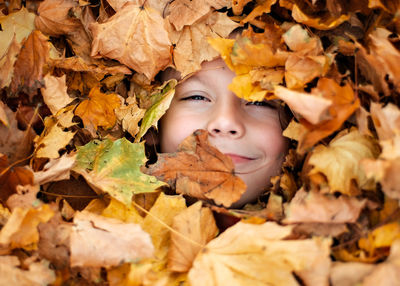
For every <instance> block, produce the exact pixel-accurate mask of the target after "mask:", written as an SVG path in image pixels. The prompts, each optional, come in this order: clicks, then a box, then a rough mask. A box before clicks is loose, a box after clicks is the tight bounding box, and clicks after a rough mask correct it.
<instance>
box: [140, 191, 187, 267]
mask: <svg viewBox="0 0 400 286" xmlns="http://www.w3.org/2000/svg"><path fill="white" fill-rule="evenodd" d="M185 209H186V202H185V199H184V198H183V197H181V196H168V195H165V194H164V193H160V196H159V197H158V198H157V200H156V202H155V203H154V205H153V206H152V208H151V209H150V212H149V214H148V215H147V216H146V217H145V218H144V220H143V223H142V224H141V226H142V228H143V230H144V231H146V232H147V233H149V234H150V236H151V238H152V241H153V245H154V248H155V257H156V258H157V259H161V260H163V259H166V257H167V254H168V249H169V246H170V241H171V233H170V230H169V229H168V228H166V227H165V225H167V226H169V227H172V224H173V221H174V218H175V217H176V216H177V215H178V214H179V213H181V212H182V211H184V210H185ZM160 219H162V224H161V223H160V221H159V220H160Z"/></svg>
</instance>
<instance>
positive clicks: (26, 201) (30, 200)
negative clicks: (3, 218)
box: [6, 185, 42, 211]
mask: <svg viewBox="0 0 400 286" xmlns="http://www.w3.org/2000/svg"><path fill="white" fill-rule="evenodd" d="M39 191H40V186H39V185H34V186H32V185H25V186H21V185H18V186H17V187H16V193H15V194H13V195H11V196H10V197H9V198H8V199H7V202H6V205H7V206H8V208H9V209H10V210H11V211H13V210H14V209H15V208H17V207H19V208H31V207H38V206H39V205H41V204H42V202H41V201H39V200H38V199H37V198H36V195H37V194H38V192H39Z"/></svg>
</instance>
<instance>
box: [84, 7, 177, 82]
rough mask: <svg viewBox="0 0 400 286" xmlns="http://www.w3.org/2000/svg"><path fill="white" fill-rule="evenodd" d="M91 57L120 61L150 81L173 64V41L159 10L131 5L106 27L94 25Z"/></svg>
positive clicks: (118, 13) (119, 12)
mask: <svg viewBox="0 0 400 286" xmlns="http://www.w3.org/2000/svg"><path fill="white" fill-rule="evenodd" d="M90 30H91V31H92V33H93V43H92V52H91V56H93V57H99V56H100V55H102V56H105V57H108V58H111V59H116V60H118V61H120V62H121V63H123V64H125V65H127V66H128V67H130V68H132V69H134V70H135V71H137V72H139V73H143V74H144V75H145V76H146V77H147V78H148V79H150V80H152V79H153V78H154V76H155V75H156V74H157V73H158V72H159V71H160V70H162V69H164V68H166V67H167V66H168V65H169V64H170V63H171V59H172V58H171V51H170V49H171V42H170V40H169V38H168V33H167V31H166V29H165V24H164V19H163V18H162V17H161V15H160V14H159V12H158V11H156V10H153V9H151V8H150V9H149V8H146V7H144V8H143V7H141V6H139V5H136V4H134V3H127V4H126V5H125V6H124V7H123V8H122V9H121V10H120V11H118V12H117V13H116V14H115V15H114V16H112V17H111V18H110V19H109V20H108V21H107V22H105V23H103V24H97V23H93V24H91V25H90Z"/></svg>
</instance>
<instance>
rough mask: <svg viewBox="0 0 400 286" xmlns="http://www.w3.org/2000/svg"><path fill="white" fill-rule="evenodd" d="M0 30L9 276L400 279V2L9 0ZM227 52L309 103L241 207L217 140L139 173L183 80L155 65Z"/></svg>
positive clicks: (0, 263) (270, 92)
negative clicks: (281, 158) (191, 199)
mask: <svg viewBox="0 0 400 286" xmlns="http://www.w3.org/2000/svg"><path fill="white" fill-rule="evenodd" d="M0 25H1V29H0V39H1V40H0V97H1V101H0V203H1V204H0V226H1V229H0V254H1V256H0V284H1V285H47V284H52V285H92V284H95V285H280V286H281V285H333V286H337V285H340V286H343V285H373V286H376V285H398V284H399V283H400V240H399V238H400V209H399V199H400V176H399V174H400V160H399V158H400V109H399V107H398V106H399V104H400V101H399V96H400V51H399V49H400V41H399V40H400V39H399V34H398V33H399V31H400V1H398V0H348V1H341V0H326V1H323V0H313V1H306V0H253V1H251V0H219V1H211V0H174V1H170V0H90V1H85V0H79V1H78V0H44V1H40V0H24V1H22V0H6V1H1V2H0ZM239 26H243V27H244V31H243V33H242V35H241V36H239V37H238V38H236V39H227V36H228V35H229V34H230V33H231V31H233V30H234V29H235V28H237V27H239ZM218 55H221V56H222V57H223V59H224V60H225V61H226V63H227V65H228V66H229V67H230V68H231V69H232V70H234V71H235V72H236V75H237V76H236V77H235V79H234V80H233V82H232V84H231V85H230V86H229V88H230V89H231V90H232V91H233V92H235V93H236V94H237V95H238V96H239V97H242V98H245V99H247V100H260V99H264V98H267V99H272V98H279V99H280V100H281V101H282V103H283V104H286V105H287V106H288V107H290V109H291V110H292V111H293V113H294V115H295V116H294V118H293V120H292V121H291V122H290V124H289V126H288V127H287V128H286V130H284V135H285V136H286V137H288V138H290V139H291V149H290V150H289V152H288V154H287V156H286V160H285V162H284V165H283V168H282V173H281V175H279V176H277V177H274V178H272V186H271V188H270V190H268V192H267V193H266V194H265V196H263V199H262V200H260V202H259V203H258V204H255V205H247V206H245V207H244V208H243V209H240V210H232V209H226V208H225V207H229V206H230V205H231V204H232V202H234V201H235V200H237V198H238V197H240V194H241V192H242V191H243V190H242V188H243V186H242V183H241V181H238V180H237V177H235V176H234V175H233V174H234V171H233V166H232V163H231V162H230V161H229V160H226V159H225V157H224V156H223V155H222V154H220V153H219V152H218V151H217V150H214V149H212V147H210V146H209V145H208V144H207V142H206V140H207V138H206V137H207V136H206V134H204V133H202V132H198V133H197V134H194V135H193V136H191V137H189V138H187V140H185V141H184V143H182V145H181V147H180V151H179V152H178V154H175V155H173V156H170V155H171V154H164V155H161V156H160V157H159V160H158V163H157V164H156V165H154V166H151V167H149V168H146V167H143V165H145V163H146V161H147V158H146V151H145V148H144V142H143V136H144V134H146V132H147V131H148V130H149V129H150V128H154V127H156V126H157V121H158V120H159V119H160V117H161V116H162V115H163V114H164V112H165V111H166V109H167V108H168V106H169V104H170V102H171V99H172V97H173V96H174V87H175V85H176V84H177V82H176V81H175V80H171V81H168V82H164V83H163V82H159V81H158V77H157V76H156V75H157V74H158V73H159V72H160V71H161V70H164V69H165V68H166V67H168V66H173V67H176V69H178V70H179V71H180V72H181V73H182V74H183V75H184V76H186V75H190V74H192V73H193V72H195V71H196V70H198V69H199V68H200V63H201V62H202V61H207V60H211V59H213V58H215V57H217V56H218ZM204 150H208V151H207V152H205V151H204ZM210 150H211V151H212V152H211V151H210ZM205 154H208V155H207V156H208V157H205V156H206V155H205ZM210 154H212V155H210ZM221 156H222V157H221ZM217 159H218V160H217ZM171 160H173V162H174V163H173V164H172V163H171V162H172V161H171ZM213 160H214V161H215V162H216V161H218V162H221V160H222V162H223V163H219V165H218V164H217V163H213V162H214V161H213ZM398 160H399V161H398ZM188 161H190V162H195V163H194V164H188V163H187V162H188ZM171 166H175V167H174V168H175V169H174V168H170V167H171ZM210 166H212V167H213V168H211V169H210ZM177 168H179V170H180V172H178V173H179V175H177V174H178V173H177V172H176V171H177ZM205 171H207V172H205ZM213 172H214V173H213ZM216 173H218V174H219V176H217V175H216ZM205 174H207V175H205ZM221 174H222V175H221ZM156 177H157V178H158V179H157V178H156ZM160 180H164V181H165V182H166V183H168V184H170V185H173V186H175V187H176V192H177V193H178V194H189V196H195V197H199V198H203V199H207V201H210V200H211V201H214V202H215V203H216V205H219V206H216V205H212V204H208V203H207V204H205V203H204V204H202V203H201V202H200V201H199V202H197V203H194V204H192V205H190V207H187V203H186V201H185V198H184V197H183V196H182V195H171V194H169V195H168V194H167V193H168V192H161V191H160V190H164V189H166V183H164V182H162V181H160ZM213 180H214V181H213ZM215 180H217V181H215ZM215 185H220V187H219V188H212V189H213V192H208V189H210V188H211V186H215ZM231 190H235V192H231ZM212 211H214V212H220V213H224V214H227V215H229V216H233V217H237V218H240V219H241V221H240V222H239V223H237V224H235V225H234V226H232V227H230V228H228V229H227V230H226V231H224V232H222V233H219V230H218V228H217V227H216V223H215V220H214V217H213V215H212Z"/></svg>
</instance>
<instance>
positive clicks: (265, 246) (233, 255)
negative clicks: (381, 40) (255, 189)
mask: <svg viewBox="0 0 400 286" xmlns="http://www.w3.org/2000/svg"><path fill="white" fill-rule="evenodd" d="M291 232H292V228H291V227H290V226H280V225H278V224H276V223H273V222H266V223H264V224H257V225H252V224H246V223H242V222H239V223H237V224H236V225H234V226H232V227H231V228H229V229H227V230H226V231H225V232H223V233H222V234H221V235H220V236H219V237H217V238H215V239H213V240H212V241H210V242H209V243H208V244H207V246H206V247H205V248H204V249H203V250H202V251H201V252H200V253H199V254H198V255H197V257H196V259H195V261H194V263H193V267H192V268H191V269H190V271H189V282H190V283H191V285H193V286H197V285H210V286H213V285H221V286H222V285H260V286H261V285H271V286H272V285H279V286H285V285H298V283H297V282H296V278H295V277H294V275H293V273H294V272H295V273H296V274H298V275H299V276H300V277H302V279H303V282H305V284H306V285H315V284H309V283H307V282H308V281H309V278H308V277H309V275H310V274H312V271H314V275H317V271H318V272H319V273H318V279H319V281H320V283H322V284H321V285H323V284H325V285H327V284H328V274H329V267H330V258H329V253H330V248H329V247H330V243H331V242H330V240H329V239H321V238H314V239H304V240H290V239H286V240H284V239H285V238H286V237H287V236H288V235H290V234H291ZM317 266H318V267H317ZM318 268H319V269H318ZM310 271H311V272H310ZM315 278H317V277H315Z"/></svg>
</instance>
